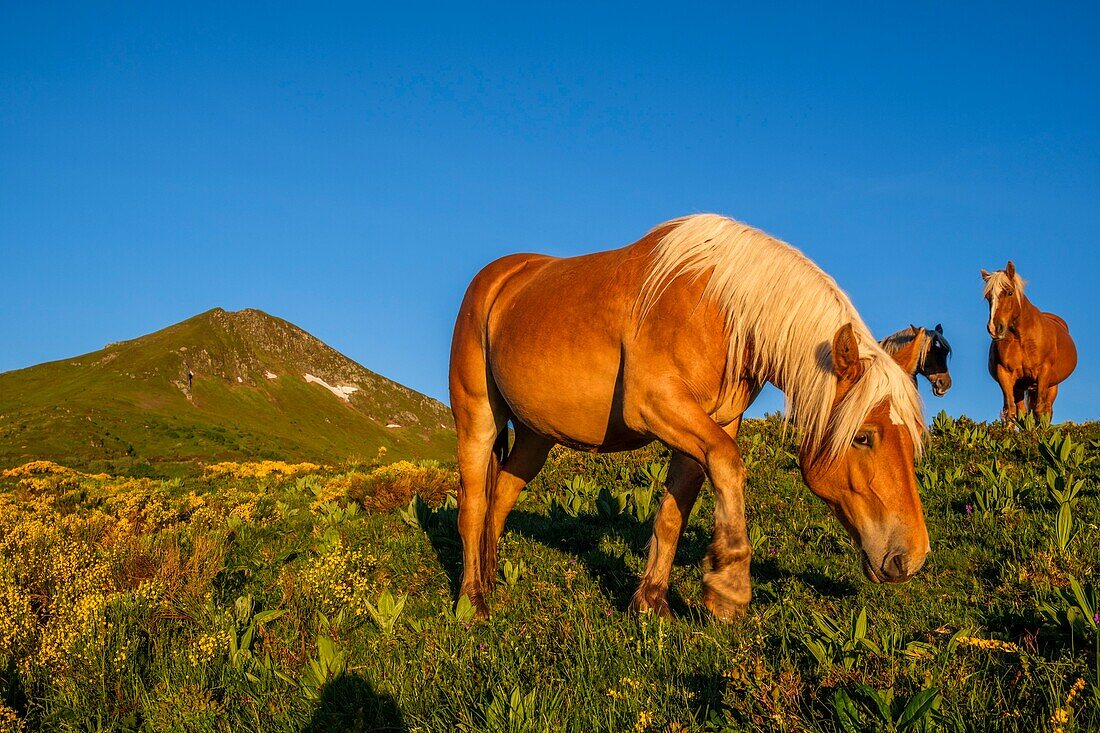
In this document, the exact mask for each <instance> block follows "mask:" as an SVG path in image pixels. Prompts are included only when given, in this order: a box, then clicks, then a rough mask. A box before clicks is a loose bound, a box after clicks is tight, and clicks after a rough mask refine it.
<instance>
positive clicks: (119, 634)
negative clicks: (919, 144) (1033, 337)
mask: <svg viewBox="0 0 1100 733" xmlns="http://www.w3.org/2000/svg"><path fill="white" fill-rule="evenodd" d="M935 426H936V427H935V430H934V432H933V435H932V436H931V437H930V440H929V446H928V450H927V452H926V457H925V459H924V460H923V462H922V464H921V466H920V467H919V475H920V476H921V477H922V481H923V483H924V487H923V489H922V496H923V499H924V503H925V512H926V518H927V521H928V526H929V531H930V534H931V538H932V554H931V556H930V557H929V559H928V562H927V564H926V566H925V568H924V569H923V570H922V571H921V573H920V574H919V575H918V576H917V577H915V578H914V579H913V580H912V581H910V582H909V583H907V584H905V585H901V586H876V585H871V584H869V583H868V582H866V581H865V580H864V578H863V576H862V573H861V571H860V569H859V565H858V562H857V560H856V557H855V554H854V552H853V551H852V549H851V547H850V542H849V540H848V539H847V537H846V535H845V534H844V532H843V530H842V528H841V527H840V525H839V523H838V522H837V521H836V519H835V518H833V517H832V516H831V515H830V514H829V513H828V510H827V509H826V508H825V507H824V505H823V504H822V503H821V502H819V501H818V500H816V499H815V498H814V497H813V496H812V495H811V494H810V493H809V491H808V490H807V489H806V488H805V486H803V485H802V483H801V480H800V478H799V475H798V470H797V466H796V464H795V462H794V458H793V453H794V444H793V437H792V436H791V435H789V434H785V433H784V431H783V429H782V426H781V425H780V424H779V422H778V421H776V420H774V419H773V420H768V421H749V422H747V423H746V425H745V427H744V429H743V431H742V436H741V439H740V442H741V445H742V449H743V454H744V455H745V456H746V461H747V463H748V464H749V466H750V472H749V476H750V478H749V482H748V486H747V489H746V493H747V497H746V504H747V506H748V507H749V525H750V527H751V528H753V539H754V544H755V545H756V552H755V556H754V559H753V564H752V578H753V585H754V598H753V601H752V604H751V605H750V608H749V612H748V614H747V616H746V617H745V618H743V619H740V620H738V621H735V622H733V623H729V624H722V623H717V622H715V621H713V620H712V619H711V618H710V617H709V616H708V614H707V613H706V611H705V610H704V609H703V607H702V605H701V593H700V590H701V589H700V582H701V571H700V562H701V560H702V556H703V554H704V552H705V548H706V546H707V543H708V542H709V539H710V526H711V513H712V511H713V497H712V495H711V492H710V491H709V490H707V491H704V494H703V497H702V499H701V501H700V506H699V508H698V510H697V511H696V513H695V514H694V515H693V516H692V519H691V522H690V524H689V527H688V529H687V531H686V533H685V536H684V539H683V541H682V543H681V545H680V550H679V553H678V555H677V562H676V565H675V567H674V571H673V577H672V590H671V593H670V595H671V602H672V606H673V610H674V612H676V614H677V615H676V618H675V619H674V620H671V621H666V620H661V619H659V618H656V617H652V616H648V615H646V616H635V615H632V614H630V613H628V612H627V611H626V608H627V604H628V602H629V599H630V595H631V593H632V592H633V590H634V587H635V585H636V583H637V581H638V577H639V574H640V572H641V570H642V568H643V566H644V562H645V543H646V541H647V540H648V537H649V531H650V530H649V524H648V522H646V523H641V522H639V521H638V520H637V519H636V518H635V516H634V513H633V512H634V508H635V501H634V499H630V500H628V501H626V502H625V505H626V511H625V512H624V513H622V514H620V515H617V516H614V517H610V516H607V515H606V513H605V514H601V513H600V512H599V511H598V510H597V509H596V507H595V504H594V500H595V495H594V491H595V490H598V489H601V488H602V489H606V490H607V493H608V494H609V495H611V494H625V493H626V492H631V494H632V496H633V492H634V491H635V490H636V489H641V490H642V491H643V493H644V490H645V488H646V486H647V484H648V482H649V478H647V477H646V469H647V468H649V467H650V466H652V464H654V463H660V462H662V461H664V460H667V455H665V454H664V452H663V450H662V449H660V448H657V447H653V448H649V449H646V450H643V451H640V452H637V453H632V454H622V455H613V456H590V455H584V454H579V453H574V452H568V451H555V452H554V454H553V455H552V457H551V461H550V463H549V464H548V466H547V467H546V469H545V471H544V472H543V474H542V475H541V476H540V477H539V478H538V479H537V480H536V482H534V483H533V484H532V486H531V487H529V491H528V492H527V494H526V495H525V496H524V497H523V499H522V500H521V503H520V504H519V505H518V506H517V509H516V511H515V512H514V513H513V515H512V516H511V517H510V519H509V523H508V529H507V532H506V534H505V537H504V540H503V542H502V546H501V564H502V566H506V567H503V568H502V577H501V579H500V581H499V583H498V588H497V591H496V593H495V595H494V596H493V597H492V599H491V601H490V604H491V609H492V617H491V618H490V619H489V620H487V621H484V622H470V621H469V619H467V618H464V617H463V614H462V607H461V604H460V609H459V611H458V613H457V614H456V611H455V610H454V593H455V592H456V588H457V584H458V581H459V573H460V565H461V548H460V544H459V542H458V536H457V531H456V528H455V520H456V513H455V510H454V509H453V508H451V507H450V505H449V504H448V503H447V502H446V501H445V499H446V493H447V488H448V486H449V485H451V484H450V483H448V482H451V481H453V472H450V470H449V469H445V468H444V469H440V468H436V467H434V466H432V465H428V466H427V467H423V468H419V469H418V468H414V467H412V466H409V465H407V464H406V465H405V466H404V467H397V468H392V469H384V470H370V467H353V466H344V467H340V468H337V469H333V470H332V471H331V472H325V473H322V474H318V475H310V476H305V477H297V478H294V477H290V478H274V477H267V478H262V479H255V478H252V479H247V478H239V479H216V480H214V479H203V478H188V479H184V480H182V481H153V480H134V479H128V480H122V479H113V478H94V477H88V476H72V475H57V476H53V477H47V478H43V479H42V480H40V481H39V482H38V483H37V484H35V483H34V482H28V481H25V480H21V479H19V478H8V479H4V480H3V482H2V483H0V500H3V501H0V538H2V539H0V563H3V564H0V699H2V700H3V701H4V702H5V704H6V705H7V707H8V708H10V709H11V710H13V711H15V713H16V714H17V715H18V716H19V720H20V721H22V723H23V724H25V725H26V728H27V729H28V730H30V729H43V730H92V729H110V730H149V731H153V730H157V731H161V730H179V731H184V730H197V731H198V730H257V731H260V730H262V731H298V730H310V731H321V730H326V731H327V730H422V731H451V730H468V731H485V730H491V731H507V730H513V731H519V730H533V731H537V730H562V731H590V730H608V731H630V730H639V731H641V730H651V731H681V730H710V731H722V730H734V731H740V730H746V731H747V730H823V731H843V730H903V729H907V730H983V731H984V730H991V731H992V730H1006V731H1028V732H1031V731H1036V730H1052V729H1056V728H1058V727H1061V728H1062V729H1064V730H1065V731H1085V730H1097V729H1100V713H1098V712H1097V711H1098V707H1100V706H1098V701H1100V680H1098V677H1097V675H1098V672H1097V663H1098V661H1100V659H1098V657H1097V651H1096V644H1097V633H1096V629H1095V625H1094V622H1092V619H1082V618H1077V617H1073V616H1072V607H1073V605H1074V602H1075V601H1074V597H1073V593H1072V589H1071V583H1070V578H1071V577H1073V578H1076V579H1078V580H1079V581H1080V582H1081V583H1082V584H1083V587H1082V591H1083V592H1084V593H1086V594H1087V593H1088V592H1089V591H1090V589H1092V592H1093V593H1095V589H1096V588H1097V586H1098V584H1100V583H1098V578H1097V572H1096V570H1097V568H1098V567H1100V542H1098V541H1097V540H1098V531H1097V526H1096V525H1097V521H1098V510H1100V496H1098V491H1097V488H1098V483H1100V482H1098V478H1100V461H1098V460H1097V458H1096V456H1097V452H1098V451H1097V446H1098V445H1100V443H1098V442H1097V441H1098V439H1100V425H1097V424H1089V425H1085V426H1079V427H1073V426H1065V429H1064V433H1066V434H1069V435H1071V436H1072V438H1073V440H1075V441H1076V442H1077V444H1079V445H1082V446H1084V450H1083V451H1082V455H1083V463H1081V464H1080V465H1077V464H1076V463H1075V462H1074V459H1073V458H1072V457H1070V458H1069V459H1068V461H1067V463H1065V464H1064V466H1063V469H1064V470H1066V471H1070V472H1072V473H1073V474H1074V476H1076V477H1077V478H1079V479H1083V480H1084V482H1085V483H1084V487H1083V489H1082V491H1081V492H1080V493H1079V494H1078V496H1077V497H1076V499H1075V504H1074V507H1073V510H1072V515H1073V517H1074V519H1075V521H1076V522H1077V523H1078V524H1077V525H1075V526H1076V530H1077V534H1076V535H1075V536H1074V537H1073V538H1072V539H1071V540H1070V542H1069V544H1068V546H1067V547H1066V549H1065V550H1060V549H1058V547H1057V546H1056V544H1057V543H1056V539H1055V532H1054V526H1055V524H1056V518H1057V515H1058V507H1057V505H1056V503H1055V501H1054V499H1053V498H1051V496H1050V495H1049V493H1048V490H1047V488H1046V477H1045V472H1046V467H1047V464H1046V462H1045V460H1044V458H1043V457H1042V454H1041V452H1040V445H1041V444H1042V442H1043V441H1048V442H1049V441H1050V436H1051V431H1050V430H1049V429H1044V428H1042V427H1033V428H1029V429H1026V430H1020V431H1013V430H1009V429H1007V428H1005V427H1003V426H999V425H993V426H987V425H980V424H979V425H975V424H973V423H970V422H969V421H967V420H965V419H962V420H959V421H952V420H949V419H945V418H938V419H937V421H936V423H935ZM994 458H996V460H997V464H998V466H999V467H1000V469H1001V471H1002V473H1003V478H1002V479H997V480H1000V481H1002V482H1003V483H1004V482H1007V483H1006V485H1009V484H1010V485H1011V487H1012V488H1013V490H1014V495H1013V498H1012V500H1011V502H1007V503H1006V501H1005V500H1003V499H1001V500H999V501H1000V505H999V506H998V508H997V509H996V510H995V511H991V512H989V513H983V512H982V511H980V510H977V509H975V507H976V506H977V503H978V502H977V498H978V497H979V496H981V497H984V498H987V499H988V498H989V495H990V492H992V491H993V490H994V489H993V488H991V486H990V481H991V479H990V478H989V477H988V476H987V475H986V473H984V472H983V471H982V468H981V467H982V466H986V467H990V466H991V465H992V463H993V460H994ZM578 475H581V476H584V477H588V478H591V479H593V480H594V485H589V484H587V483H586V482H575V481H574V477H575V476H578ZM567 484H569V485H571V486H572V488H573V490H574V491H579V492H580V493H581V494H582V496H581V498H580V499H578V500H577V502H576V504H575V505H571V507H570V508H569V509H568V511H567V510H566V509H565V508H563V506H562V504H563V503H565V501H566V494H567V489H566V486H567ZM413 488H416V489H419V490H420V491H421V493H422V494H423V495H424V497H425V500H426V504H428V505H430V506H434V507H436V508H435V510H434V511H433V510H432V509H431V508H429V507H427V506H422V507H421V508H420V511H419V515H418V513H417V512H416V511H415V509H416V507H415V502H414V505H413V506H412V507H411V508H407V507H406V506H405V503H406V501H407V500H408V499H409V497H410V495H411V491H412V489H413ZM360 505H363V506H365V507H368V508H366V509H359V508H358V507H359V506H360ZM574 510H576V513H577V516H575V517H574V516H569V512H570V511H574ZM418 516H419V518H418V519H417V517H418ZM5 532H6V534H5ZM66 558H70V559H66ZM73 558H75V559H73ZM508 571H511V572H510V573H509V572H508ZM505 576H508V577H507V578H506V577H505ZM5 589H6V590H5ZM5 592H6V593H7V595H5ZM387 593H388V594H389V596H388V597H385V596H384V594H387ZM5 599H7V600H5ZM20 599H23V601H24V602H22V605H20V603H21V601H20ZM82 599H83V600H82ZM89 599H90V600H89ZM1086 600H1087V599H1086ZM402 602H403V603H404V605H403V607H401V608H400V609H399V613H396V614H395V611H396V610H397V609H396V607H397V606H399V605H400V604H401V603H402ZM5 603H6V604H7V606H4V604H5ZM1093 603H1095V597H1093ZM82 604H83V605H82ZM19 608H23V609H24V611H25V614H24V615H26V614H29V617H27V619H26V620H25V622H24V623H22V625H20V622H19V621H18V620H16V621H12V620H7V621H5V620H4V619H5V614H6V617H7V619H18V618H22V617H20V616H19V615H18V613H15V612H14V610H17V609H19ZM89 608H90V609H93V610H92V611H88V610H87V609H89ZM5 609H6V610H5ZM1067 611H1070V612H1071V618H1077V621H1076V626H1074V625H1073V624H1071V623H1070V622H1069V621H1068V620H1067V616H1066V612H1067ZM82 613H83V614H85V615H83V616H82V615H81V614H82ZM861 615H862V616H863V619H864V621H865V628H864V623H863V622H861V621H860V616H861ZM77 632H79V633H77ZM5 645H6V646H5ZM120 656H122V657H124V658H121V659H120ZM1078 680H1083V682H1081V683H1078ZM1075 683H1076V684H1078V685H1079V687H1078V688H1077V691H1076V692H1073V690H1074V685H1075ZM1067 698H1069V702H1068V703H1067ZM910 703H911V704H910ZM907 706H908V709H906V708H907ZM1060 711H1061V712H1060ZM907 715H908V716H909V717H910V718H911V719H912V720H911V721H910V722H905V720H906V716H907ZM1063 715H1064V717H1065V720H1064V721H1063V720H1062V717H1063ZM887 717H889V718H891V719H892V721H891V722H889V723H887V722H885V719H886V718H887ZM2 720H3V717H2V714H0V721H2ZM2 725H3V723H2V722H0V730H3V728H2Z"/></svg>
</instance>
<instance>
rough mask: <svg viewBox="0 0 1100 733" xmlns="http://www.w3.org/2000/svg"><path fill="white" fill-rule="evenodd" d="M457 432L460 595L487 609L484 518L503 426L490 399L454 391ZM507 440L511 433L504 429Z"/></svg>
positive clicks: (499, 454)
mask: <svg viewBox="0 0 1100 733" xmlns="http://www.w3.org/2000/svg"><path fill="white" fill-rule="evenodd" d="M451 403H452V409H453V411H454V415H455V429H456V431H457V432H458V471H459V478H460V483H459V492H458V534H459V536H460V537H461V538H462V586H461V590H459V595H460V596H463V595H464V596H467V597H468V598H469V599H470V602H471V603H473V604H474V606H476V607H477V609H478V614H479V615H482V616H484V615H485V614H486V613H487V608H486V606H485V600H484V592H483V588H482V585H481V577H482V576H481V548H482V542H483V535H484V531H485V519H486V516H487V512H488V509H489V493H490V492H491V491H492V484H493V483H494V482H495V481H496V474H497V471H498V470H499V466H500V460H501V453H502V452H503V451H502V450H501V447H502V446H501V445H500V441H499V439H500V436H501V434H502V430H503V428H504V425H503V422H502V421H498V419H497V417H496V416H495V415H494V414H493V411H492V409H491V408H490V406H489V402H488V400H485V399H482V400H471V401H470V402H466V401H463V400H456V399H455V396H454V394H453V393H452V395H451ZM503 438H504V440H505V441H507V438H508V434H507V433H506V432H504V433H503Z"/></svg>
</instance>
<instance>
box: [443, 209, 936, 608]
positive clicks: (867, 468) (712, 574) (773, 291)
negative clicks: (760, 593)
mask: <svg viewBox="0 0 1100 733" xmlns="http://www.w3.org/2000/svg"><path fill="white" fill-rule="evenodd" d="M895 358H896V359H897V361H895V360H894V359H891V358H890V357H889V356H888V355H887V354H886V352H885V351H883V350H882V347H880V346H879V345H878V342H876V341H875V339H874V337H872V336H871V333H870V331H869V330H868V329H867V327H866V326H865V325H864V323H863V321H862V320H861V319H860V317H859V314H858V313H856V309H855V308H854V307H853V306H852V303H851V301H850V300H849V299H848V296H847V295H845V294H844V292H843V291H841V290H840V288H839V287H838V286H837V284H836V282H835V281H833V279H832V278H830V277H829V276H828V275H826V274H825V273H824V272H822V271H821V270H820V269H819V268H818V267H817V266H816V265H814V264H813V263H812V262H811V261H810V260H809V259H807V258H806V257H805V256H804V255H803V254H802V253H801V252H799V251H798V250H796V249H794V248H793V247H791V246H790V245H788V244H785V243H783V242H780V241H778V240H776V239H773V238H771V237H769V236H767V235H766V234H764V233H763V232H760V231H758V230H756V229H753V228H751V227H748V226H746V225H744V224H740V223H738V222H736V221H733V220H731V219H727V218H725V217H721V216H717V215H713V214H700V215H696V216H688V217H684V218H682V219H676V220H673V221H670V222H666V223H664V224H661V225H659V226H657V227H656V228H655V229H653V230H652V231H650V232H649V233H648V234H647V235H646V236H645V237H643V238H642V239H641V240H639V241H638V242H636V243H634V244H631V245H629V246H627V247H623V248H621V249H614V250H610V251H606V252H597V253H595V254H589V255H583V256H580V257H570V258H557V257H549V256H546V255H538V254H517V255H511V256H508V257H504V258H502V259H499V260H497V261H496V262H493V263H491V264H490V265H488V266H487V267H486V268H485V269H483V270H482V271H481V272H480V273H479V274H478V275H477V276H476V277H475V278H474V280H473V282H471V284H470V286H469V289H468V290H467V291H466V297H465V298H464V300H463V301H462V306H461V310H460V311H459V314H458V319H457V323H456V324H455V333H454V341H453V343H452V346H451V367H450V393H451V409H452V411H453V412H454V416H455V427H456V428H457V431H458V463H459V470H460V473H461V491H460V492H459V500H458V501H459V507H458V531H459V534H460V535H461V537H462V556H463V575H462V586H461V590H460V594H462V595H466V596H467V597H468V598H469V599H470V600H471V601H472V602H473V603H474V604H475V606H476V608H477V609H478V613H479V614H481V615H485V614H486V613H487V607H486V602H485V594H486V593H487V592H488V591H490V590H491V589H492V587H493V584H494V581H495V576H496V567H497V542H498V540H499V538H500V535H501V532H502V530H503V528H504V521H505V518H506V517H507V516H508V513H509V512H510V511H511V509H512V507H513V506H514V505H515V502H516V498H517V497H518V496H519V492H520V490H521V489H522V488H523V487H524V485H525V484H527V482H529V481H531V480H532V479H533V478H534V477H535V475H536V474H537V473H538V472H539V470H540V469H541V468H542V466H543V464H544V462H545V460H546V456H547V453H548V452H549V451H550V448H551V447H552V446H553V445H554V444H556V443H560V444H563V445H566V446H569V447H572V448H575V449H579V450H585V451H594V452H601V451H624V450H632V449H635V448H639V447H641V446H644V445H646V444H647V443H650V442H651V441H653V440H659V441H661V442H662V443H664V444H665V445H667V446H668V447H669V448H670V449H671V450H672V458H671V463H670V467H669V471H668V480H667V492H666V495H665V496H664V497H663V499H662V501H661V504H660V507H659V510H658V513H657V516H656V518H655V520H654V526H653V537H652V540H651V541H650V544H649V561H648V564H647V566H646V570H645V574H644V576H643V578H642V580H641V585H640V586H639V588H638V590H637V592H636V593H635V595H634V599H633V602H632V606H633V608H634V609H636V610H654V611H656V612H658V613H661V614H666V615H667V614H668V613H669V610H668V603H667V600H666V592H667V589H668V579H669V573H670V571H671V569H672V561H673V556H674V555H675V552H676V544H677V542H678V541H679V539H680V535H681V533H682V532H683V529H684V525H685V523H686V521H687V518H688V515H689V514H690V512H691V508H692V506H693V504H694V503H695V499H696V497H697V496H698V493H699V489H700V487H701V486H702V484H703V478H704V474H705V475H706V476H707V477H709V478H710V480H711V483H712V484H713V485H714V490H715V494H716V499H717V504H716V507H715V512H714V540H713V543H712V544H711V546H710V549H709V551H708V557H707V563H706V568H707V569H706V573H705V576H704V579H703V584H704V600H705V602H706V605H707V606H708V607H709V608H710V610H711V611H712V612H713V613H714V614H715V615H716V616H717V617H719V618H722V619H727V618H730V617H732V616H734V615H737V614H739V613H741V612H743V611H744V609H745V607H746V605H747V604H748V602H749V598H750V595H751V592H750V585H749V557H750V554H751V546H750V544H749V540H748V536H747V533H746V530H745V507H744V487H745V464H744V462H743V461H742V459H741V454H740V452H739V451H738V447H737V442H736V440H735V437H736V435H737V429H738V427H739V426H740V424H741V415H742V413H743V412H744V411H745V409H746V408H747V407H748V406H749V405H750V404H751V403H752V401H753V399H754V398H755V397H756V395H757V394H758V393H759V391H760V389H761V387H762V386H763V385H764V383H765V382H771V383H772V384H774V385H776V386H777V387H778V388H779V389H781V390H783V391H784V392H785V393H786V395H787V402H788V413H789V416H790V417H791V418H792V419H793V420H794V422H795V423H796V424H797V425H798V426H799V427H800V428H801V432H802V436H803V440H802V446H801V449H800V465H801V469H802V475H803V478H804V480H805V481H806V483H807V484H808V485H809V487H810V489H811V491H813V492H814V493H815V494H817V495H818V496H819V497H821V498H822V499H823V500H824V501H825V502H826V503H827V504H828V505H829V507H830V508H831V509H832V510H833V512H834V513H835V514H836V515H837V517H838V518H839V519H840V522H841V523H842V524H843V525H844V527H845V528H846V529H847V530H848V532H849V533H850V534H851V535H852V537H853V539H854V540H855V544H856V547H857V549H858V551H859V553H860V556H861V561H862V565H863V571H864V573H865V574H866V576H867V577H868V578H869V579H870V580H871V581H873V582H876V583H878V582H900V581H904V580H906V579H908V578H909V577H910V576H911V575H912V574H913V573H915V572H916V571H917V570H918V569H919V568H920V567H921V565H922V564H923V563H924V559H925V556H926V555H927V554H928V549H929V545H928V532H927V530H926V528H925V524H924V516H923V514H922V510H921V502H920V496H919V495H918V493H917V483H916V477H915V474H914V468H913V462H914V459H915V455H916V454H918V453H919V452H920V449H921V432H922V430H923V427H924V425H923V419H922V416H921V408H920V402H919V398H918V396H917V390H916V387H915V385H914V384H913V381H912V379H910V377H909V373H910V371H911V369H912V363H913V361H914V360H915V358H916V349H915V348H912V347H910V348H908V349H903V350H902V352H900V353H899V354H897V355H895ZM899 364H900V365H899ZM509 422H511V423H512V425H513V428H514V433H515V442H514V444H513V445H512V447H511V450H510V451H509V450H508V430H507V425H508V423H509Z"/></svg>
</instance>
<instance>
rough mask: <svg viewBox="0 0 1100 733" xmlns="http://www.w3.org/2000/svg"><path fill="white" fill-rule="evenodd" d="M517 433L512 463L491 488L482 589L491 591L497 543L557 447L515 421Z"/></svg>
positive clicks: (482, 561) (482, 565)
mask: <svg viewBox="0 0 1100 733" xmlns="http://www.w3.org/2000/svg"><path fill="white" fill-rule="evenodd" d="M513 424H514V425H515V429H516V439H515V443H514V444H513V445H512V450H511V451H510V452H509V453H508V459H507V460H506V461H505V462H504V465H503V466H502V467H501V470H500V476H499V477H498V478H497V482H496V486H495V487H490V502H489V514H488V517H487V519H486V526H485V534H484V535H483V544H482V550H481V587H482V589H483V590H485V591H487V592H488V591H491V590H492V588H493V585H494V584H495V582H496V573H497V543H498V542H499V541H500V535H501V534H502V533H503V532H504V521H505V520H506V519H507V518H508V513H509V512H511V511H512V508H513V507H514V506H515V505H516V500H517V499H518V498H519V492H521V491H522V490H523V487H524V486H526V485H527V484H528V482H530V481H531V480H532V479H534V478H535V476H537V475H538V473H539V471H541V470H542V467H543V465H544V464H545V463H546V456H547V455H548V454H549V453H550V449H551V448H553V447H554V441H552V440H550V439H549V438H544V437H543V436H541V435H539V434H538V433H536V432H534V431H532V430H531V429H530V428H528V427H527V426H526V425H524V424H523V423H521V422H519V421H515V420H514V421H513Z"/></svg>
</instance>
